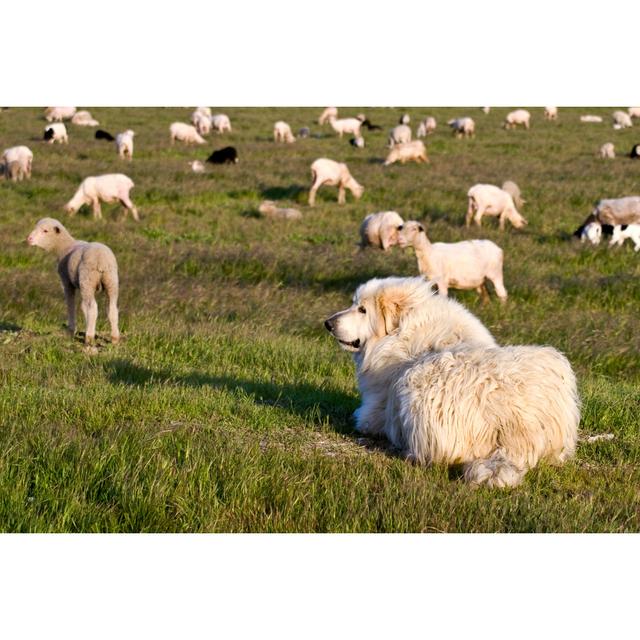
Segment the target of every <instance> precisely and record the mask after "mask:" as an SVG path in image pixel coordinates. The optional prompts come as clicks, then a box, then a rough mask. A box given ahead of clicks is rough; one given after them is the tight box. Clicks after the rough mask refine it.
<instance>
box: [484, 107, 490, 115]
mask: <svg viewBox="0 0 640 640" xmlns="http://www.w3.org/2000/svg"><path fill="white" fill-rule="evenodd" d="M482 112H483V113H484V115H485V116H488V115H489V113H490V112H491V107H482Z"/></svg>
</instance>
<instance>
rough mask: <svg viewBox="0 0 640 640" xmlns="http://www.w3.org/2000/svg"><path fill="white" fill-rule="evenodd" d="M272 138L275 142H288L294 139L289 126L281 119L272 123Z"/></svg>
mask: <svg viewBox="0 0 640 640" xmlns="http://www.w3.org/2000/svg"><path fill="white" fill-rule="evenodd" d="M273 139H274V140H275V141H276V142H287V143H289V144H290V143H292V142H295V141H296V138H295V136H294V135H293V132H292V131H291V127H290V126H289V125H288V124H287V123H286V122H284V121H283V120H278V122H276V123H275V124H274V125H273Z"/></svg>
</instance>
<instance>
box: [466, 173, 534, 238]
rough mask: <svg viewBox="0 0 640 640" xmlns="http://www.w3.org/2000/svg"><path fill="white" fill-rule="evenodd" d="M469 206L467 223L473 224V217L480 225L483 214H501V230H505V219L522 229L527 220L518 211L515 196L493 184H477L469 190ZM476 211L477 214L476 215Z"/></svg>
mask: <svg viewBox="0 0 640 640" xmlns="http://www.w3.org/2000/svg"><path fill="white" fill-rule="evenodd" d="M467 196H468V198H469V207H468V209H467V218H466V225H467V227H468V226H469V225H470V224H471V219H472V218H473V219H474V220H475V222H476V224H477V225H478V226H481V224H482V216H483V215H489V216H500V230H501V231H502V230H504V221H505V220H509V222H510V223H511V224H512V225H513V226H514V227H515V228H516V229H520V228H522V227H524V226H525V225H526V224H527V221H526V220H525V219H524V218H523V217H522V216H521V215H520V214H519V213H518V210H517V209H516V205H515V204H514V202H513V198H512V197H511V196H510V195H509V194H508V193H507V192H506V191H503V190H502V189H500V188H499V187H496V186H495V185H492V184H476V185H474V186H473V187H471V189H469V191H468V192H467ZM474 213H475V216H474Z"/></svg>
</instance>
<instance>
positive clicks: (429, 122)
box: [416, 116, 437, 138]
mask: <svg viewBox="0 0 640 640" xmlns="http://www.w3.org/2000/svg"><path fill="white" fill-rule="evenodd" d="M436 126H437V123H436V119H435V118H434V117H433V116H429V117H427V118H425V119H424V120H423V121H422V122H421V123H420V124H419V125H418V131H417V133H416V136H417V137H418V138H424V137H426V136H428V135H429V134H430V133H433V132H434V131H435V130H436Z"/></svg>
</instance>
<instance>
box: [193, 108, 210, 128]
mask: <svg viewBox="0 0 640 640" xmlns="http://www.w3.org/2000/svg"><path fill="white" fill-rule="evenodd" d="M200 116H204V117H205V118H209V120H211V108H210V107H196V110H195V111H194V112H193V113H192V114H191V124H193V125H195V124H196V122H195V121H196V120H197V119H198V118H199V117H200Z"/></svg>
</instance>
